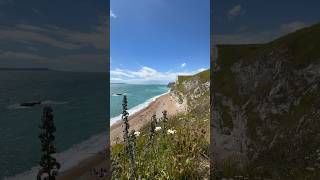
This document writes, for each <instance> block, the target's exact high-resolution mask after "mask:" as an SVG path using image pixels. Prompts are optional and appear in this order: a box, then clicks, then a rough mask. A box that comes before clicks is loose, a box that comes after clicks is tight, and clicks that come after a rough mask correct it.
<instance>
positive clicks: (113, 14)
mask: <svg viewBox="0 0 320 180" xmlns="http://www.w3.org/2000/svg"><path fill="white" fill-rule="evenodd" d="M110 17H111V18H114V19H115V18H117V15H116V14H115V13H114V12H113V11H112V10H110Z"/></svg>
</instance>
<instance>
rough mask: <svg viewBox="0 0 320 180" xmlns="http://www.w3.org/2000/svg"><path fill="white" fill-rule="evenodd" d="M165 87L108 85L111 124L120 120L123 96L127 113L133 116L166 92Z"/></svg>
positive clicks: (166, 88)
mask: <svg viewBox="0 0 320 180" xmlns="http://www.w3.org/2000/svg"><path fill="white" fill-rule="evenodd" d="M168 90H169V89H168V87H167V86H166V85H154V84H152V85H134V84H111V85H110V102H111V103H110V117H111V122H110V123H111V124H112V123H114V122H115V121H117V120H119V119H120V116H119V115H120V114H121V112H122V99H123V96H119V95H117V94H125V95H127V97H128V109H129V113H130V114H133V113H135V112H137V111H139V110H141V109H143V108H144V107H146V106H148V104H149V103H150V102H152V101H153V100H154V99H155V97H157V96H159V95H161V94H164V93H166V92H168Z"/></svg>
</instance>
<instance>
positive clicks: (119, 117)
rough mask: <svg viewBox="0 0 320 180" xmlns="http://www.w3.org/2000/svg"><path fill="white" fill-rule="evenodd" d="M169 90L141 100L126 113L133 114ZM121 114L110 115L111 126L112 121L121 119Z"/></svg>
mask: <svg viewBox="0 0 320 180" xmlns="http://www.w3.org/2000/svg"><path fill="white" fill-rule="evenodd" d="M169 92H170V89H169V90H168V91H167V92H165V93H163V94H160V95H158V96H155V97H153V98H150V99H148V100H147V101H145V102H143V103H141V104H139V105H137V106H135V107H133V108H131V109H129V110H128V113H129V114H130V115H133V114H135V113H137V112H139V111H141V110H142V109H144V108H146V107H148V106H149V105H150V104H151V103H152V102H154V101H155V100H156V99H157V98H159V97H160V96H163V95H165V94H168V93H169ZM121 116H122V115H121V114H120V115H118V116H116V117H112V118H111V119H110V126H112V125H113V124H114V123H116V122H117V121H119V120H121Z"/></svg>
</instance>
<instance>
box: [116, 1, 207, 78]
mask: <svg viewBox="0 0 320 180" xmlns="http://www.w3.org/2000/svg"><path fill="white" fill-rule="evenodd" d="M209 3H210V1H209V0H201V1H196V0H134V1H133V0H111V1H110V7H111V8H110V9H111V11H110V27H111V29H110V42H111V45H110V53H111V56H110V57H111V81H112V82H126V83H167V82H169V81H174V80H175V78H176V76H177V75H178V74H181V75H183V74H194V73H196V72H199V71H201V70H203V69H207V68H208V67H209V62H210V5H209Z"/></svg>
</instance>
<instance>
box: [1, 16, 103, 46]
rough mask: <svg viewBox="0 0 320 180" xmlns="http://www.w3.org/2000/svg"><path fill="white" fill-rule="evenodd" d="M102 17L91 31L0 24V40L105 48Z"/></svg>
mask: <svg viewBox="0 0 320 180" xmlns="http://www.w3.org/2000/svg"><path fill="white" fill-rule="evenodd" d="M106 22H107V21H106V20H105V19H103V20H102V22H101V24H99V25H97V26H96V27H94V28H93V30H92V31H87V32H85V31H76V30H69V29H66V28H62V27H58V26H35V25H30V24H18V25H16V26H0V40H7V41H12V42H18V43H22V44H33V43H41V44H45V45H48V46H51V47H55V48H61V49H66V50H72V49H79V48H81V47H84V46H86V47H88V46H91V47H94V48H96V49H106V48H107V43H106V41H107V38H108V37H107V30H108V29H107V25H106Z"/></svg>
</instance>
